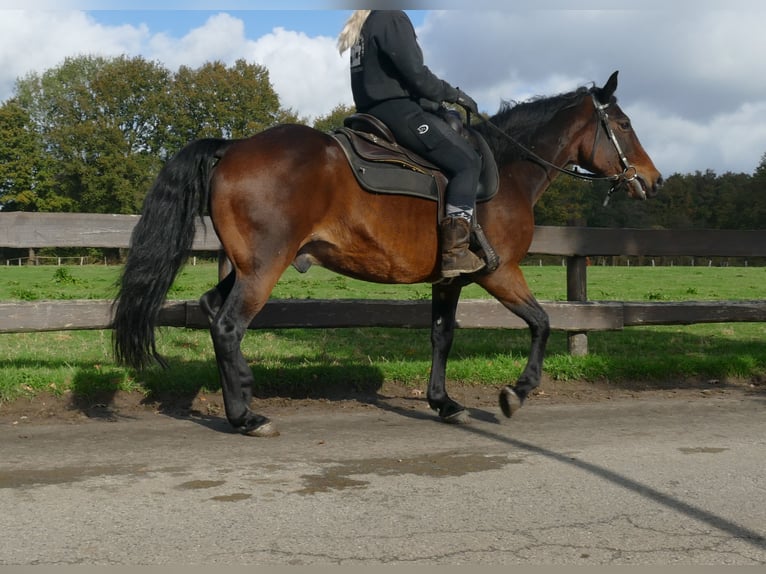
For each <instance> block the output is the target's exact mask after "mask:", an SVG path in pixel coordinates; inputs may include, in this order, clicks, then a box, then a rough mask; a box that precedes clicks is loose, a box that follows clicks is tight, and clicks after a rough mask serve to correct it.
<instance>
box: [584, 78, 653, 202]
mask: <svg viewBox="0 0 766 574" xmlns="http://www.w3.org/2000/svg"><path fill="white" fill-rule="evenodd" d="M590 97H591V99H592V100H593V106H594V107H595V108H596V115H597V116H598V119H599V122H600V123H601V125H602V126H603V128H604V131H605V132H606V135H607V137H608V138H609V141H611V142H612V145H613V146H614V149H615V151H616V152H617V157H619V158H620V165H621V166H622V173H620V174H618V175H613V176H610V177H608V178H607V179H613V180H614V181H615V183H614V185H613V186H612V187H611V188H610V189H609V191H608V192H607V195H606V199H604V207H606V205H607V204H608V203H609V199H610V198H611V197H612V194H613V193H614V192H615V191H616V190H617V188H618V187H619V186H620V185H621V184H627V185H630V186H631V187H633V189H634V190H635V191H636V192H637V194H638V196H639V197H641V199H646V192H644V189H643V188H642V187H641V182H639V181H638V170H637V169H636V168H635V166H634V165H633V164H632V163H630V162H629V161H628V158H627V156H626V155H625V152H623V151H622V147H621V146H620V142H619V141H617V135H616V134H615V133H614V130H613V129H612V126H610V125H609V114H608V113H607V111H606V109H607V108H608V107H609V106H610V104H609V103H606V104H601V103H599V101H598V100H597V99H596V96H595V95H594V94H593V92H591V94H590ZM600 135H601V130H599V129H597V130H596V133H595V135H594V136H593V149H592V150H591V152H590V160H591V163H593V159H594V158H595V155H596V147H597V146H598V138H599V136H600Z"/></svg>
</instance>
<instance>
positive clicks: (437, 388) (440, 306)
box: [427, 284, 469, 423]
mask: <svg viewBox="0 0 766 574" xmlns="http://www.w3.org/2000/svg"><path fill="white" fill-rule="evenodd" d="M462 289H463V286H462V285H461V284H448V285H442V284H434V285H433V287H432V288H431V375H430V377H429V380H428V395H427V396H428V405H429V406H430V407H431V408H432V409H433V410H435V411H436V412H437V413H439V417H440V418H441V419H442V420H443V421H445V422H449V423H467V422H469V417H468V413H467V412H466V410H465V407H463V406H462V405H461V404H459V403H457V402H455V401H453V400H452V399H451V398H450V397H449V395H448V394H447V389H446V374H447V357H448V356H449V352H450V349H451V348H452V340H453V339H454V337H455V313H456V311H457V303H458V300H459V299H460V291H461V290H462Z"/></svg>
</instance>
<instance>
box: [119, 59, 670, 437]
mask: <svg viewBox="0 0 766 574" xmlns="http://www.w3.org/2000/svg"><path fill="white" fill-rule="evenodd" d="M616 87H617V73H616V72H615V73H614V74H613V75H612V76H611V77H610V78H609V80H608V81H607V83H606V84H605V85H604V86H603V87H600V88H599V87H591V88H580V89H578V90H576V91H573V92H571V93H567V94H562V95H559V96H554V97H549V98H539V99H536V100H534V101H531V102H527V103H522V104H518V105H515V106H505V107H504V108H503V109H502V110H501V111H500V112H499V113H498V114H497V115H495V116H494V117H492V118H490V119H489V121H488V122H485V123H483V124H480V125H478V126H477V129H478V131H480V132H482V133H483V135H484V137H485V139H486V140H487V142H488V144H489V146H490V148H491V149H492V152H493V154H494V156H495V159H496V162H497V165H498V168H499V176H500V177H499V180H500V181H499V190H498V192H497V194H496V195H495V196H494V197H493V198H492V199H491V200H490V201H488V202H485V203H481V204H479V205H478V206H477V216H478V219H479V221H480V222H481V225H482V227H483V229H484V232H485V235H486V237H487V238H488V239H489V242H490V243H491V245H492V246H493V247H494V249H495V251H496V253H497V255H498V257H499V260H500V264H499V267H497V269H496V270H495V271H492V272H484V273H482V272H479V273H477V274H476V275H474V276H472V277H467V278H461V280H459V281H452V282H451V283H444V282H440V274H439V245H438V236H437V227H436V221H437V206H436V202H433V201H428V200H425V199H419V198H414V197H408V196H397V195H376V194H371V193H368V192H366V191H364V190H362V189H360V187H359V185H358V184H357V181H356V179H355V178H354V175H353V173H352V171H351V169H350V168H349V165H348V162H347V160H346V157H345V156H344V154H343V152H342V151H341V149H340V147H339V145H338V143H337V141H336V140H335V139H334V138H333V137H331V136H330V135H329V134H326V133H322V132H320V131H317V130H314V129H312V128H308V127H305V126H300V125H280V126H276V127H274V128H271V129H268V130H266V131H263V132H261V133H259V134H257V135H255V136H253V137H251V138H248V139H244V140H236V141H231V140H223V139H204V140H198V141H195V142H192V143H191V144H189V145H187V146H186V147H185V148H184V149H183V150H181V151H180V152H179V153H178V154H177V155H176V156H175V157H173V158H172V159H171V160H170V161H169V162H168V163H167V164H166V165H165V167H164V168H163V169H162V171H161V172H160V174H159V176H158V178H157V180H156V182H155V183H154V185H153V187H152V189H151V190H150V191H149V193H148V195H147V197H146V201H145V204H144V208H143V216H142V217H141V219H140V222H139V223H138V224H137V225H136V228H135V230H134V232H133V237H132V243H131V250H130V253H129V255H128V259H127V263H126V265H125V268H124V271H123V274H122V279H121V286H120V293H119V295H118V297H117V300H116V304H115V315H114V323H113V328H114V345H115V353H116V356H117V358H118V360H120V361H122V362H124V363H126V364H129V365H131V366H133V367H135V368H142V367H144V366H146V365H147V364H148V363H150V362H151V360H152V359H153V358H154V359H157V360H159V361H160V362H163V361H162V359H161V357H159V355H158V354H157V351H156V349H155V340H154V328H155V325H156V322H157V316H158V313H159V310H160V308H161V306H162V304H163V302H164V300H165V297H166V294H167V292H168V289H169V288H170V286H171V284H172V282H173V280H174V278H175V276H176V273H177V272H178V270H179V268H180V267H181V265H182V263H183V262H184V260H185V258H186V256H187V253H188V250H189V248H190V246H191V242H192V239H193V235H194V221H195V218H196V217H197V216H201V215H202V213H203V212H204V210H205V208H206V207H207V208H208V209H209V212H210V216H211V219H212V221H213V225H214V227H215V231H216V233H217V234H218V237H219V238H220V241H221V243H222V245H223V248H224V250H225V253H226V255H227V256H228V258H229V260H230V262H231V265H232V269H233V270H232V272H231V273H230V274H229V275H228V276H227V277H226V278H225V279H224V280H223V281H221V283H220V284H219V285H218V286H217V287H215V288H214V289H212V290H211V291H209V292H207V293H205V294H204V295H203V296H202V298H201V300H200V302H201V305H202V307H203V308H204V309H205V310H206V312H207V313H208V315H209V317H210V321H211V328H210V331H211V335H212V339H213V345H214V348H215V354H216V360H217V363H218V369H219V374H220V380H221V386H222V389H223V397H224V402H225V406H226V416H227V418H228V421H229V423H230V424H231V425H232V426H233V427H234V428H235V429H236V430H238V431H239V432H242V433H244V434H249V435H255V436H270V435H274V434H277V431H276V429H275V427H274V425H273V423H272V422H271V421H269V420H268V419H267V418H266V417H263V416H261V415H258V414H256V413H254V412H253V411H252V410H251V409H250V402H251V400H252V398H253V394H252V387H253V373H252V370H251V369H250V367H249V366H248V363H247V361H246V360H245V358H244V357H243V355H242V352H241V349H240V343H241V341H242V338H243V337H244V335H245V332H246V330H247V328H248V326H249V324H250V322H251V321H252V320H253V318H254V317H255V315H256V314H257V313H258V312H259V311H260V310H261V308H262V307H263V306H264V304H265V303H266V301H267V299H268V298H269V295H270V293H271V291H272V289H273V288H274V285H275V284H276V283H277V280H278V279H279V278H280V276H281V275H282V273H283V272H284V271H285V269H286V268H287V267H288V266H289V265H290V264H291V263H293V262H294V261H300V262H301V265H302V266H305V265H306V262H310V263H315V264H319V265H322V266H324V267H326V268H328V269H331V270H333V271H336V272H338V273H342V274H344V275H348V276H351V277H356V278H359V279H364V280H367V281H373V282H379V283H419V282H429V283H432V285H433V287H432V296H433V298H432V329H431V344H432V365H431V374H430V380H429V383H428V393H427V397H428V402H429V405H430V406H431V407H432V408H433V409H434V410H435V411H437V412H438V414H439V416H440V417H441V418H442V419H443V420H445V421H451V422H463V421H465V420H466V418H467V416H466V414H465V409H464V407H463V406H461V405H460V404H458V403H457V402H455V401H453V400H452V399H450V397H449V396H448V394H447V391H446V388H445V374H446V365H447V356H448V354H449V350H450V347H451V345H452V341H453V335H454V328H455V311H456V307H457V303H458V298H459V296H460V292H461V289H462V287H463V286H464V285H466V284H468V283H470V282H476V283H478V284H479V285H481V286H482V287H483V288H484V289H486V290H487V291H488V292H489V293H490V294H491V295H493V296H494V297H496V298H497V299H498V301H500V302H501V303H502V304H503V305H504V306H505V307H506V308H508V309H509V310H510V311H511V312H513V313H515V314H516V315H518V316H519V317H521V318H522V319H523V320H524V321H525V322H526V323H527V324H528V325H529V329H530V332H531V339H532V342H531V349H530V354H529V358H528V362H527V365H526V367H525V369H524V371H523V372H522V374H521V376H520V377H519V379H518V381H516V384H515V385H513V386H510V385H509V386H506V387H505V388H503V389H502V390H501V392H500V405H501V407H502V410H503V412H504V414H505V415H506V416H511V414H512V413H513V412H514V411H515V410H516V409H517V408H519V407H520V406H521V404H522V403H523V402H524V400H525V399H526V397H527V396H528V395H529V393H530V391H532V390H533V389H534V388H535V387H536V386H538V384H539V383H540V376H541V371H542V361H543V354H544V351H545V345H546V341H547V339H548V334H549V330H550V328H549V322H548V317H547V315H546V313H545V311H544V310H543V309H542V308H541V307H540V305H539V304H538V302H537V301H536V299H535V297H534V296H533V295H532V293H531V292H530V290H529V288H528V287H527V284H526V281H525V279H524V276H523V275H522V272H521V269H520V268H519V262H520V261H521V260H522V258H523V257H524V256H525V255H526V253H527V249H528V248H529V245H530V243H531V241H532V233H533V230H534V216H533V207H534V205H535V202H536V201H537V200H538V198H539V197H540V195H541V194H542V193H543V192H544V191H545V189H546V188H547V187H548V185H550V183H551V181H552V180H553V179H554V178H555V177H556V176H557V175H558V173H559V171H560V170H561V169H562V168H564V167H567V166H570V165H573V164H576V165H578V166H581V167H583V168H585V169H587V170H588V171H590V172H592V173H594V174H596V175H599V176H604V177H610V176H611V177H612V178H614V179H615V181H616V182H618V183H622V184H625V187H626V188H627V190H628V193H629V194H630V195H631V196H632V197H636V198H641V199H644V198H646V196H650V195H654V194H655V193H656V191H657V188H658V187H659V186H660V185H661V183H662V178H661V176H660V174H659V173H658V171H657V169H656V168H655V166H654V164H653V163H652V160H651V159H650V158H649V157H648V155H647V154H646V152H645V151H644V149H643V148H642V146H641V144H640V143H639V141H638V138H637V137H636V134H635V133H634V132H633V129H632V127H631V124H630V120H629V119H628V117H627V116H626V115H625V114H624V113H623V111H622V110H621V109H620V107H619V106H618V105H617V102H616V100H615V98H614V91H615V89H616ZM532 150H533V151H532Z"/></svg>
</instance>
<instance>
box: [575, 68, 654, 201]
mask: <svg viewBox="0 0 766 574" xmlns="http://www.w3.org/2000/svg"><path fill="white" fill-rule="evenodd" d="M616 89H617V72H614V73H613V74H612V75H611V77H610V78H609V80H608V81H607V82H606V84H604V86H603V87H601V88H598V87H595V88H592V89H591V90H590V94H591V98H590V101H588V98H586V99H585V100H584V101H583V104H582V105H583V107H584V108H585V109H586V111H585V112H584V113H589V114H591V121H590V122H589V123H588V126H589V128H588V130H587V131H586V132H585V135H584V136H583V138H582V143H581V145H580V147H579V156H580V157H579V158H578V161H577V164H578V165H580V166H582V167H584V168H586V169H588V170H590V171H592V172H594V173H599V174H602V175H604V176H614V177H615V181H616V182H617V185H619V184H625V187H626V188H627V190H628V194H629V195H630V197H633V198H635V199H646V198H647V197H652V196H654V195H656V194H657V190H658V189H659V188H660V186H661V185H662V175H660V172H659V171H657V168H656V167H655V166H654V163H653V162H652V159H651V158H650V157H649V155H648V154H647V153H646V151H645V150H644V148H643V146H642V145H641V142H639V141H638V136H637V135H636V132H634V131H633V126H632V125H631V122H630V118H629V117H628V116H627V115H626V114H625V112H623V111H622V109H621V108H620V106H619V105H617V100H616V99H615V97H614V92H615V90H616ZM589 106H590V111H588V110H587V108H588V107H589ZM590 142H592V143H590Z"/></svg>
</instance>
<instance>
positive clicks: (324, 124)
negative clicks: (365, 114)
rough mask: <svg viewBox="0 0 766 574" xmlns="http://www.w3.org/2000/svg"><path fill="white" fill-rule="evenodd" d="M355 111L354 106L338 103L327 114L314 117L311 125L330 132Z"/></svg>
mask: <svg viewBox="0 0 766 574" xmlns="http://www.w3.org/2000/svg"><path fill="white" fill-rule="evenodd" d="M355 111H356V108H355V107H354V106H346V105H343V104H338V105H337V106H335V107H334V108H333V109H332V111H331V112H330V113H329V114H327V115H324V116H319V117H318V118H316V119H315V120H314V124H313V127H314V129H317V130H319V131H322V132H331V131H332V130H334V129H335V128H339V127H341V126H343V120H344V119H345V118H346V117H348V116H350V115H351V114H353V113H354V112H355Z"/></svg>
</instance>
